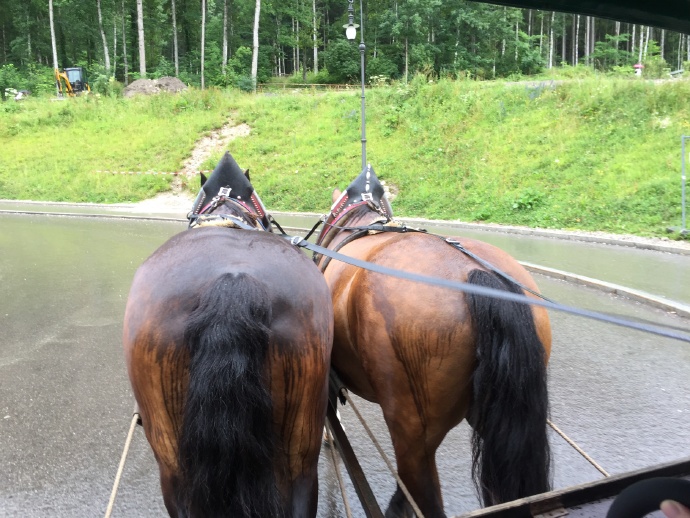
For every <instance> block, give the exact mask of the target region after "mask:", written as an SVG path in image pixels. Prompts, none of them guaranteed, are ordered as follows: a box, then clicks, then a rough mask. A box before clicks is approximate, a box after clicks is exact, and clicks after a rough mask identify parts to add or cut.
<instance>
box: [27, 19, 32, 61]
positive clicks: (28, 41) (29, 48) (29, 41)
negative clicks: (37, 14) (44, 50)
mask: <svg viewBox="0 0 690 518" xmlns="http://www.w3.org/2000/svg"><path fill="white" fill-rule="evenodd" d="M26 47H27V50H28V51H29V61H31V24H30V23H29V13H28V12H27V13H26Z"/></svg>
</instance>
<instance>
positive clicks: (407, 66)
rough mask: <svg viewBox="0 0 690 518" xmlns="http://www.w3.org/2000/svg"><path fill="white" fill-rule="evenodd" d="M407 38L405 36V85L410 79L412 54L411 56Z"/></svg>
mask: <svg viewBox="0 0 690 518" xmlns="http://www.w3.org/2000/svg"><path fill="white" fill-rule="evenodd" d="M408 51H409V48H408V42H407V36H405V84H407V82H408V80H409V77H410V54H409V52H408Z"/></svg>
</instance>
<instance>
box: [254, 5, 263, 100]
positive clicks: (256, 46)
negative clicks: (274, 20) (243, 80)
mask: <svg viewBox="0 0 690 518" xmlns="http://www.w3.org/2000/svg"><path fill="white" fill-rule="evenodd" d="M260 16H261V0H256V8H255V9H254V38H253V43H252V89H253V90H254V93H256V78H257V73H258V71H259V18H260Z"/></svg>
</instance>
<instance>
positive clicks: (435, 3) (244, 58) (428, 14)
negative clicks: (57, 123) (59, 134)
mask: <svg viewBox="0 0 690 518" xmlns="http://www.w3.org/2000/svg"><path fill="white" fill-rule="evenodd" d="M349 7H352V11H351V13H352V14H353V15H354V23H356V24H358V25H363V27H364V42H365V44H366V50H365V57H366V80H367V81H368V82H370V83H373V84H381V83H386V82H389V81H391V80H401V81H405V82H406V81H407V80H408V78H410V76H411V75H414V74H417V73H423V74H425V75H427V77H429V78H441V77H443V78H454V79H456V78H469V79H478V80H485V79H498V78H507V79H509V80H513V79H519V78H520V77H523V76H530V75H534V74H539V73H542V72H545V71H550V70H553V71H556V70H560V71H564V73H566V74H567V73H569V72H571V71H572V70H573V69H575V70H583V69H584V68H587V69H588V70H590V71H592V70H593V71H597V72H601V73H606V74H611V75H616V74H618V75H632V74H633V73H634V72H633V70H634V69H633V65H635V64H638V63H639V64H642V65H644V67H645V68H644V69H643V70H644V74H645V75H647V76H649V77H664V76H666V77H668V74H669V72H671V71H675V70H680V69H682V68H683V64H684V62H685V61H688V60H690V38H689V37H688V36H686V35H683V34H679V33H676V32H671V31H667V30H662V29H657V28H654V27H650V26H645V25H637V24H630V23H622V22H617V21H614V20H604V19H599V18H594V17H590V16H581V15H573V14H565V13H558V12H549V11H538V10H531V9H515V8H508V7H503V6H497V5H492V4H484V3H477V2H471V1H467V0H444V1H441V0H366V1H361V2H357V1H354V2H349V3H348V0H288V1H277V0H263V2H262V1H261V0H251V1H250V0H91V1H88V2H85V1H83V0H82V1H80V0H49V1H48V2H46V1H45V0H23V1H22V2H16V1H10V0H0V93H3V94H4V90H5V88H14V89H27V90H30V91H32V92H34V93H47V92H51V91H54V79H53V70H54V68H61V69H62V68H65V67H73V66H81V67H84V69H85V70H86V72H87V75H88V77H89V80H90V82H91V85H92V88H93V89H95V90H96V91H97V92H101V93H104V94H107V93H117V92H118V89H120V90H121V88H122V87H123V86H126V85H127V84H128V83H129V82H131V81H133V80H135V79H138V78H141V77H148V78H158V77H162V76H177V77H179V78H180V79H181V80H182V81H184V82H185V83H187V84H190V85H195V86H200V87H201V88H204V87H207V86H219V87H236V88H240V89H243V90H247V91H251V90H252V89H255V88H256V85H257V84H265V83H269V82H285V81H291V82H293V83H311V84H314V83H316V84H327V83H338V84H341V83H348V82H358V81H359V74H360V51H359V47H358V44H359V40H360V37H361V32H360V31H361V28H360V29H359V31H358V33H357V36H356V39H355V41H348V40H347V39H346V38H345V30H344V29H343V26H344V25H346V24H347V23H348V21H349V20H348V8H349ZM361 10H363V13H362V12H361ZM362 18H363V19H362ZM3 97H4V96H3Z"/></svg>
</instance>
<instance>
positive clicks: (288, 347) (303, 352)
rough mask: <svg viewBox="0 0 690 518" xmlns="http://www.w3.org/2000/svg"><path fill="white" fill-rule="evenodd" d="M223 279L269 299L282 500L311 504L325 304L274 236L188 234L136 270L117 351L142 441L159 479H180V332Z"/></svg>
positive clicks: (184, 366)
mask: <svg viewBox="0 0 690 518" xmlns="http://www.w3.org/2000/svg"><path fill="white" fill-rule="evenodd" d="M228 274H230V275H241V276H245V277H248V278H251V279H254V280H255V281H256V282H257V283H259V284H260V285H261V286H262V288H263V292H264V293H265V297H266V304H267V306H268V307H269V313H270V319H269V323H268V326H269V330H268V331H269V333H268V336H269V346H268V347H269V348H268V354H267V360H266V366H265V383H266V385H267V386H268V389H269V391H270V394H271V399H272V406H273V411H272V412H273V426H274V430H275V437H276V443H277V444H276V446H277V448H276V452H277V456H276V475H277V479H278V484H279V486H280V487H281V489H282V491H283V493H284V494H291V495H292V497H291V498H289V500H291V501H293V503H294V501H295V499H297V500H300V499H306V500H309V499H310V498H311V495H312V493H313V491H314V487H315V486H314V484H315V483H316V482H315V481H316V466H317V463H318V454H319V449H320V441H321V430H322V427H323V421H324V416H325V408H326V402H327V381H328V369H329V364H330V354H331V344H332V334H333V316H332V306H331V297H330V293H329V291H328V287H327V285H326V283H325V281H324V279H323V276H322V275H321V274H320V272H319V271H318V269H317V268H316V267H315V265H314V264H313V263H312V262H311V261H310V260H309V259H308V258H307V257H306V256H305V255H304V254H303V253H301V252H300V251H299V250H297V249H296V248H295V247H293V246H292V245H290V244H289V243H288V242H287V241H285V240H284V239H282V238H280V237H278V236H275V235H273V234H268V233H262V232H257V231H244V230H237V229H233V230H228V229H223V228H200V229H194V230H191V231H187V232H183V233H181V234H178V235H176V236H174V237H173V238H171V239H170V240H169V241H168V242H166V243H165V244H164V245H162V246H161V247H160V248H159V249H158V250H156V251H155V252H154V253H153V254H152V255H151V256H150V257H149V258H148V259H147V260H146V261H145V262H144V263H143V264H142V265H141V267H140V268H139V269H138V270H137V272H136V274H135V277H134V280H133V283H132V287H131V290H130V295H129V298H128V303H127V309H126V313H125V328H124V335H123V342H124V348H125V355H126V360H127V367H128V371H129V375H130V380H131V383H132V387H133V390H134V393H135V397H136V399H137V402H138V403H139V406H140V411H141V415H142V418H143V421H144V427H145V431H146V435H147V438H148V439H149V442H150V443H151V445H152V447H153V449H154V453H155V454H156V458H157V460H158V461H159V464H161V465H162V466H161V470H162V471H163V466H165V469H167V470H169V471H171V472H175V471H177V470H178V465H177V464H178V462H177V442H178V440H179V433H180V427H181V426H182V417H183V413H184V412H183V410H184V402H185V394H186V392H187V387H188V384H189V370H188V364H189V351H188V350H187V344H186V343H185V325H186V322H187V321H188V319H189V316H190V314H191V313H192V312H193V311H194V310H195V309H196V308H197V307H198V306H199V301H200V299H201V297H202V295H203V294H204V293H205V292H208V290H210V288H211V287H213V286H215V285H216V283H217V282H218V279H221V278H227V277H228ZM237 302H238V303H239V304H241V303H242V300H238V301H237ZM300 481H302V482H300ZM300 495H306V496H304V497H302V496H300ZM294 505H295V506H296V507H297V508H299V506H300V504H299V502H296V503H294Z"/></svg>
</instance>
